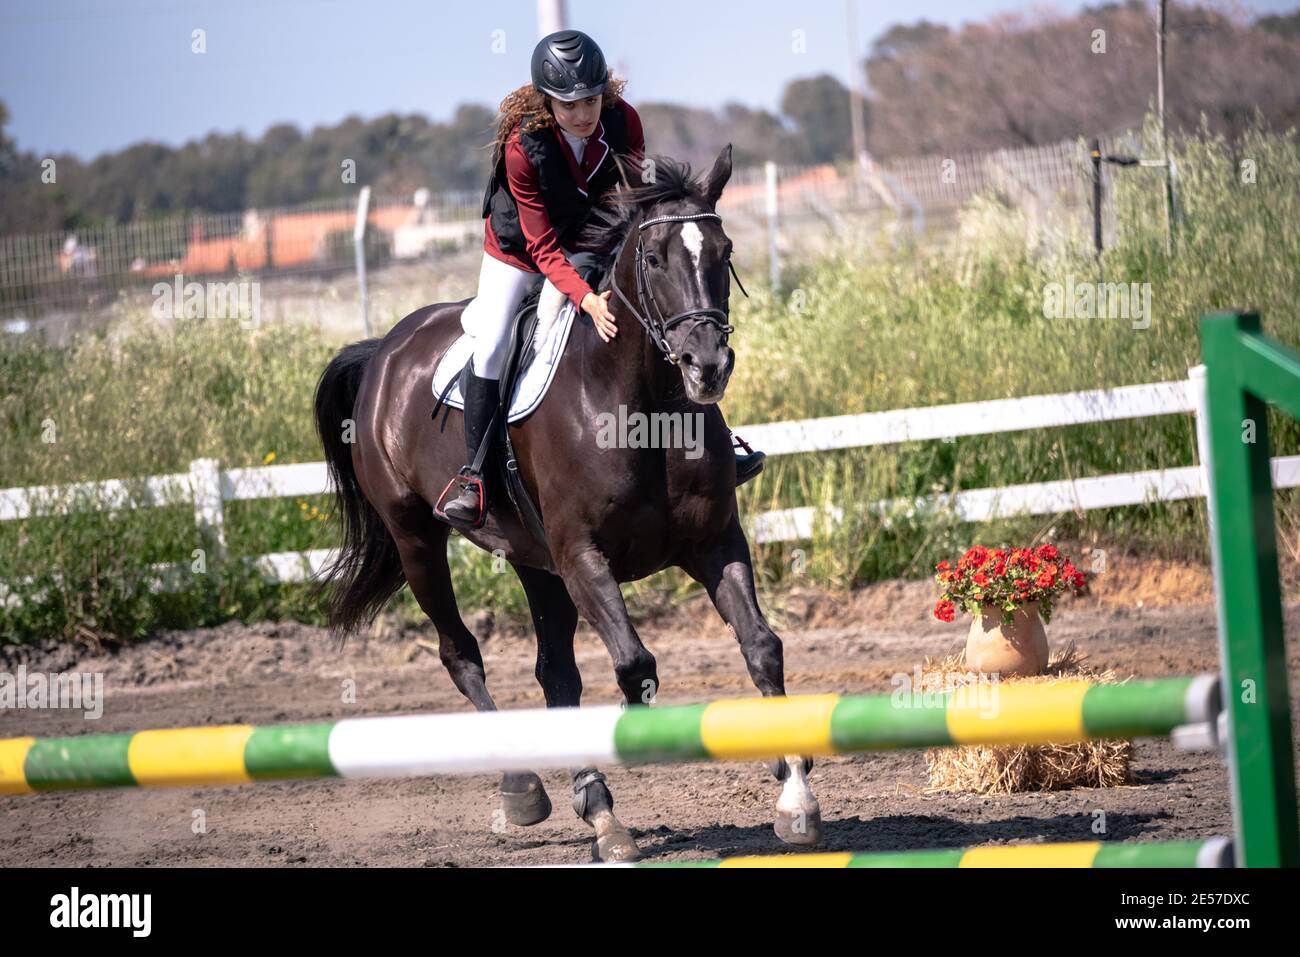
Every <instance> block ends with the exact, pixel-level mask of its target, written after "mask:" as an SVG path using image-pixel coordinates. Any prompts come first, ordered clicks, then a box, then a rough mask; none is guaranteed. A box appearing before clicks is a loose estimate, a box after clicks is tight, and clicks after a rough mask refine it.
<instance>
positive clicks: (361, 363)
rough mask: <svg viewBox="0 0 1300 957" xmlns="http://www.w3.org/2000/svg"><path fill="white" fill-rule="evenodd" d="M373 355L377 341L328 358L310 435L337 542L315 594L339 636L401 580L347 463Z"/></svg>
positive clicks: (391, 546)
mask: <svg viewBox="0 0 1300 957" xmlns="http://www.w3.org/2000/svg"><path fill="white" fill-rule="evenodd" d="M378 351H379V340H378V339H366V340H365V341H363V342H354V343H353V344H352V345H350V346H347V347H346V348H344V349H343V350H342V351H341V352H340V353H339V354H338V355H336V356H335V357H334V358H333V359H331V360H330V364H329V365H327V366H326V367H325V371H324V372H322V373H321V377H320V382H319V383H317V385H316V432H317V433H318V434H319V435H320V441H321V445H323V446H324V447H325V462H326V464H327V465H328V466H329V474H330V480H331V481H332V482H333V483H334V490H335V491H334V501H335V504H336V506H337V510H338V515H339V523H340V525H341V526H342V532H343V544H342V547H341V548H340V549H339V552H338V555H337V556H336V557H335V558H334V560H333V561H332V562H330V565H329V568H327V569H326V570H325V572H324V573H323V574H322V575H321V578H320V580H319V582H318V584H317V586H316V592H315V593H316V596H317V597H318V598H322V597H325V594H326V593H328V602H329V620H330V624H331V625H332V626H333V627H334V628H336V629H337V630H338V631H339V632H340V633H342V634H343V635H347V634H349V633H350V632H354V631H356V630H357V628H359V627H360V626H361V625H365V624H369V623H370V622H371V621H373V620H374V618H375V616H376V615H378V614H379V612H380V610H381V609H383V607H384V605H385V604H387V602H388V599H390V598H391V597H393V595H394V594H395V593H396V592H397V590H398V589H399V588H401V587H402V584H403V583H404V582H405V581H406V576H405V575H404V574H403V572H402V563H401V560H400V558H399V557H398V554H397V544H396V543H395V542H394V541H393V536H392V535H390V534H389V533H388V529H387V528H385V527H384V523H383V522H382V521H380V518H379V513H378V512H376V511H375V509H374V507H373V506H372V505H371V504H370V503H369V502H368V501H367V500H366V497H365V495H363V494H362V492H361V486H360V485H359V484H358V482H357V473H356V470H355V469H354V468H353V465H352V445H351V443H352V442H353V441H354V440H355V434H356V423H355V422H353V421H352V407H353V405H354V404H355V403H356V398H357V389H358V388H359V387H360V385H361V376H362V374H363V373H364V372H365V371H366V363H368V362H369V361H370V359H371V357H373V356H374V354H375V353H376V352H378Z"/></svg>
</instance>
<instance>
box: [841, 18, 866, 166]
mask: <svg viewBox="0 0 1300 957" xmlns="http://www.w3.org/2000/svg"><path fill="white" fill-rule="evenodd" d="M857 7H858V0H844V33H845V35H846V37H847V39H848V44H849V123H850V124H851V127H852V130H853V162H854V163H856V164H857V165H859V166H861V165H862V164H864V163H865V162H866V156H867V136H866V131H865V130H864V129H863V128H862V90H861V89H860V87H859V84H858V80H859V79H860V77H859V76H858V73H859V64H858V10H857Z"/></svg>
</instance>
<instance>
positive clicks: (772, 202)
mask: <svg viewBox="0 0 1300 957" xmlns="http://www.w3.org/2000/svg"><path fill="white" fill-rule="evenodd" d="M763 169H764V173H765V175H766V177H767V256H768V268H769V269H770V270H771V277H772V299H773V301H775V300H776V297H777V295H778V294H779V292H780V289H781V259H780V257H779V256H778V255H777V252H776V237H777V232H778V230H779V229H780V224H779V222H778V219H777V217H778V215H779V210H778V207H777V191H776V163H774V162H772V161H771V160H768V161H767V163H766V164H764V167H763Z"/></svg>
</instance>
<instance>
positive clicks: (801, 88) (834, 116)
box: [781, 73, 869, 163]
mask: <svg viewBox="0 0 1300 957" xmlns="http://www.w3.org/2000/svg"><path fill="white" fill-rule="evenodd" d="M850 103H851V97H850V96H849V90H848V88H847V87H846V86H845V85H844V84H843V83H841V82H840V81H839V80H838V79H836V78H835V77H834V76H832V75H830V74H829V73H823V74H821V75H820V76H814V77H808V78H806V79H801V80H794V81H793V82H791V83H790V84H789V85H788V86H787V87H786V88H785V94H784V95H783V96H782V97H781V112H782V113H783V114H784V115H785V116H787V117H788V118H789V119H790V120H791V121H792V122H793V123H794V125H795V129H796V130H798V132H799V135H800V136H801V137H802V138H803V145H804V147H805V149H806V155H805V159H806V161H807V162H810V163H830V162H834V161H835V160H840V159H846V158H850V157H852V155H853V134H852V124H851V123H850V117H849V110H850V108H851V107H850ZM868 116H869V113H868V110H867V109H866V106H865V103H864V105H863V110H862V122H863V129H867V128H869V124H868V122H867V120H868Z"/></svg>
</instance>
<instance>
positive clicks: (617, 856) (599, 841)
mask: <svg viewBox="0 0 1300 957" xmlns="http://www.w3.org/2000/svg"><path fill="white" fill-rule="evenodd" d="M594 856H595V858H596V860H598V861H603V862H605V863H616V862H624V863H626V862H628V861H635V860H637V859H638V858H639V857H640V856H641V849H640V848H639V847H637V846H636V841H634V840H632V835H631V834H629V833H628V831H627V828H625V827H623V826H622V825H621V824H620V825H619V826H618V827H617V828H611V829H610V830H609V831H607V832H605V833H604V834H601V835H600V836H599V837H597V838H596V844H595V855H594Z"/></svg>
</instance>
